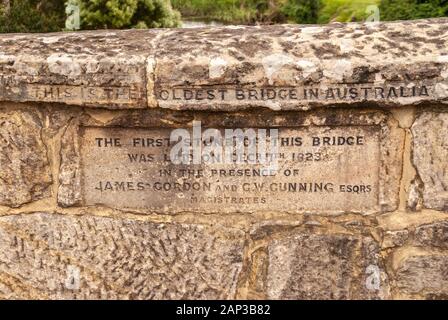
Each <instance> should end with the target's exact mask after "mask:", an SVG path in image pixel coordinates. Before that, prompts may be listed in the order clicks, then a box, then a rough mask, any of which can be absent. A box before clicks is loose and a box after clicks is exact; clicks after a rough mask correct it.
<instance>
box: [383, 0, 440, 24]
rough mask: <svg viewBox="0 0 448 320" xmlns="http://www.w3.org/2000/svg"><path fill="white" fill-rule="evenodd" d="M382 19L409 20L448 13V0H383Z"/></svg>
mask: <svg viewBox="0 0 448 320" xmlns="http://www.w3.org/2000/svg"><path fill="white" fill-rule="evenodd" d="M379 8H380V15H381V20H384V21H392V20H409V19H421V18H431V17H444V16H447V15H448V0H382V1H381V4H380V7H379Z"/></svg>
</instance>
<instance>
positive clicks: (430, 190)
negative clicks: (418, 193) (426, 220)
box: [412, 112, 448, 211]
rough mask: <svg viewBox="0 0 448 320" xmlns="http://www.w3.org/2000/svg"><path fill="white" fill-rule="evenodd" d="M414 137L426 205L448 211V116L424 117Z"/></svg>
mask: <svg viewBox="0 0 448 320" xmlns="http://www.w3.org/2000/svg"><path fill="white" fill-rule="evenodd" d="M412 135H413V162H414V165H415V167H416V169H417V172H418V174H419V177H420V179H421V181H422V184H423V188H422V189H423V190H422V193H423V205H424V206H425V207H426V208H430V209H436V210H443V211H448V160H447V159H448V113H447V112H441V113H439V112H424V113H422V114H421V115H420V116H419V117H418V118H417V120H416V121H415V123H414V124H413V126H412Z"/></svg>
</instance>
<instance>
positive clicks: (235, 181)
mask: <svg viewBox="0 0 448 320" xmlns="http://www.w3.org/2000/svg"><path fill="white" fill-rule="evenodd" d="M220 130H221V129H220ZM278 130H279V131H278V135H279V139H278V149H277V155H276V156H277V159H278V166H277V169H272V168H271V167H269V166H266V165H263V164H260V163H257V164H253V163H252V164H251V163H248V162H244V161H243V163H239V164H235V163H206V164H204V163H202V164H174V163H172V161H171V160H170V150H171V149H172V147H173V144H174V143H173V142H170V134H171V131H172V130H171V129H165V128H164V129H161V128H148V129H146V128H138V129H137V128H100V127H83V128H82V129H81V139H82V141H81V146H82V149H81V156H82V167H83V172H82V190H83V201H84V204H85V205H105V206H109V207H114V208H124V209H146V210H149V211H155V212H165V213H175V212H188V211H190V212H254V211H270V210H275V211H282V212H314V213H339V212H344V211H351V212H363V213H364V212H368V211H372V210H376V209H378V205H379V204H378V193H379V166H380V141H379V135H380V128H379V127H378V126H338V127H326V126H325V127H323V126H322V127H319V126H311V127H287V128H279V129H278ZM222 132H224V130H223V129H222Z"/></svg>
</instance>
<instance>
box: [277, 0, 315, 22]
mask: <svg viewBox="0 0 448 320" xmlns="http://www.w3.org/2000/svg"><path fill="white" fill-rule="evenodd" d="M320 6H321V1H320V0H289V1H288V2H287V3H286V4H285V5H284V6H283V8H282V12H283V13H284V14H285V16H286V17H288V18H289V20H291V21H294V22H297V23H317V19H318V15H319V9H320Z"/></svg>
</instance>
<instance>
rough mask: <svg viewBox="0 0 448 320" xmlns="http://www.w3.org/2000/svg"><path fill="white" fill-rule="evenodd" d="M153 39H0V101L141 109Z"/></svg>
mask: <svg viewBox="0 0 448 320" xmlns="http://www.w3.org/2000/svg"><path fill="white" fill-rule="evenodd" d="M156 36H157V32H156V31H153V30H147V31H138V30H129V31H119V32H118V31H94V32H76V33H66V32H64V33H53V34H3V35H1V36H0V48H1V49H0V83H1V86H0V100H9V101H42V102H61V103H66V104H68V105H82V106H92V107H107V108H142V107H145V106H146V105H147V101H148V99H147V92H146V91H147V85H148V86H150V84H151V79H152V75H151V70H150V68H147V66H148V64H149V65H151V61H152V60H151V58H150V55H151V52H152V40H153V39H154V38H155V37H156ZM147 72H148V73H149V74H147ZM150 99H151V97H150Z"/></svg>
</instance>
